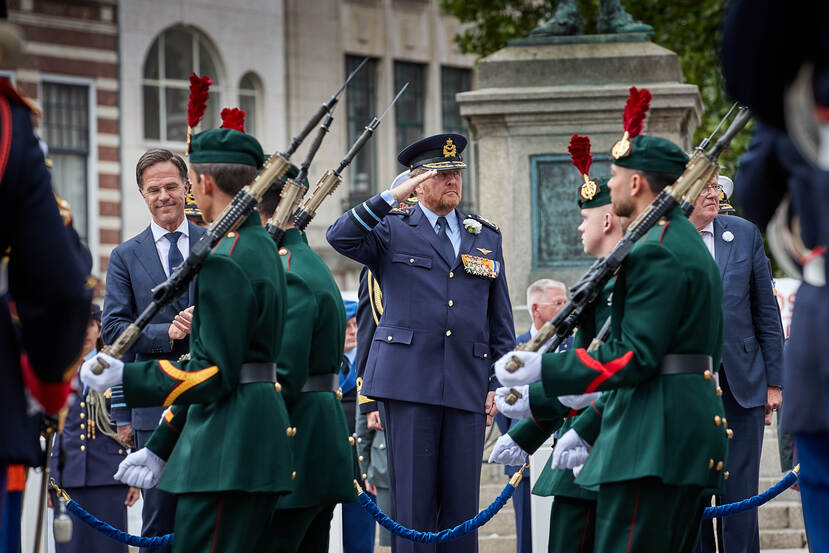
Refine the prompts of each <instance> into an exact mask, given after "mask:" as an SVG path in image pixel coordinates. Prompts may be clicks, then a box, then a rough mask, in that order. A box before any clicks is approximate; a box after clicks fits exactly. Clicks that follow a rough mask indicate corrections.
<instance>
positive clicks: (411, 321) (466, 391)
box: [327, 134, 515, 552]
mask: <svg viewBox="0 0 829 553" xmlns="http://www.w3.org/2000/svg"><path fill="white" fill-rule="evenodd" d="M465 147H466V138H465V137H463V136H461V135H458V134H442V135H436V136H431V137H428V138H424V139H422V140H420V141H418V142H415V143H414V144H411V145H410V146H408V147H407V148H405V149H404V150H403V151H402V152H401V153H400V155H399V156H398V158H397V159H398V161H400V163H402V164H403V165H404V166H406V167H408V168H409V171H410V174H411V177H412V178H410V179H409V180H407V181H405V182H403V183H402V184H400V185H399V186H396V187H394V188H393V189H392V190H389V191H385V192H383V193H382V194H378V195H376V196H374V197H373V198H371V199H369V200H368V201H366V202H363V203H362V204H360V205H357V206H355V207H354V208H353V209H350V210H349V211H347V212H346V213H344V214H343V215H342V216H341V217H340V218H339V219H338V220H337V221H336V222H335V223H334V224H333V225H332V226H331V228H329V229H328V234H327V237H328V241H329V242H330V243H331V245H332V246H333V247H334V249H335V250H337V251H338V252H340V253H342V254H343V255H345V256H347V257H350V258H351V259H354V260H355V261H358V262H360V263H362V264H364V265H366V266H368V268H369V269H370V270H371V271H372V273H373V274H374V275H375V276H376V277H377V279H378V280H379V281H380V282H382V283H383V296H384V303H385V306H386V307H385V310H384V311H383V315H382V318H381V319H380V321H379V323H378V325H377V330H376V331H375V333H374V339H373V341H372V344H371V352H370V353H369V358H368V361H367V363H366V369H365V376H364V381H363V387H362V394H363V395H366V396H369V397H372V398H375V399H378V400H381V401H382V404H383V406H382V407H383V409H384V411H385V424H386V437H387V441H388V453H389V465H390V468H391V473H392V502H393V506H394V512H393V513H392V515H393V517H394V518H395V519H396V520H397V521H398V522H400V523H401V524H404V525H405V526H408V527H411V528H417V529H418V530H427V531H428V530H437V529H443V528H451V527H453V526H455V525H457V524H459V523H461V522H463V521H464V520H466V519H468V518H470V517H472V516H474V515H475V514H476V512H477V510H478V486H479V482H480V473H481V456H482V454H483V440H484V428H485V425H486V424H487V423H488V422H490V421H489V420H488V417H490V416H491V415H493V414H494V413H495V409H494V407H493V401H492V398H493V394H494V392H493V391H494V389H495V388H496V384H495V382H494V381H493V382H492V383H490V379H489V376H490V363H491V362H492V360H493V359H497V358H498V357H500V356H501V355H503V354H504V353H505V352H507V351H509V350H510V349H512V346H513V344H514V343H515V337H514V333H513V322H512V310H511V307H510V301H509V293H508V290H507V281H506V275H505V274H504V262H503V254H502V252H501V234H500V232H499V231H498V227H496V226H495V225H493V224H492V223H490V222H488V221H486V220H484V219H482V218H480V217H478V216H477V215H465V214H462V213H461V212H460V211H459V210H458V209H457V207H458V205H459V204H460V201H461V197H462V191H463V176H462V173H461V169H463V168H465V167H466V164H465V163H464V162H463V160H462V158H461V153H462V152H463V149H464V148H465ZM413 191H416V192H417V197H418V199H419V203H418V205H417V206H415V207H412V208H408V209H392V207H393V206H396V205H398V204H399V203H400V202H401V201H404V200H405V199H406V198H408V197H409V196H410V195H411V193H412V192H413ZM365 346H366V347H368V344H366V345H365ZM395 539H396V544H395V551H398V552H410V551H411V552H413V551H417V552H425V551H430V552H431V551H444V550H447V551H448V550H450V549H451V551H455V552H473V551H477V538H476V536H468V537H466V538H463V539H461V540H458V541H454V542H452V543H451V544H449V546H447V545H426V544H415V543H413V542H408V541H405V540H401V539H398V538H395Z"/></svg>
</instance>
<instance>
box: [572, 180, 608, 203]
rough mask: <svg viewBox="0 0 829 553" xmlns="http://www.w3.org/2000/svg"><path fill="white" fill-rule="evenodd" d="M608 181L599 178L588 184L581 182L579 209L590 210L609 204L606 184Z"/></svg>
mask: <svg viewBox="0 0 829 553" xmlns="http://www.w3.org/2000/svg"><path fill="white" fill-rule="evenodd" d="M609 180H610V179H609V178H607V177H601V178H599V179H596V180H591V181H590V182H583V183H581V184H580V185H579V194H578V196H579V209H590V208H592V207H600V206H603V205H607V204H609V203H610V187H608V186H607V182H608V181H609Z"/></svg>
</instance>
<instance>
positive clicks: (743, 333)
mask: <svg viewBox="0 0 829 553" xmlns="http://www.w3.org/2000/svg"><path fill="white" fill-rule="evenodd" d="M727 233H731V235H728V234H727ZM724 235H726V236H733V238H732V239H731V241H727V240H725V239H724V238H723V236H724ZM714 256H715V257H716V260H717V265H718V266H719V268H720V274H721V276H722V279H723V328H724V333H723V350H722V364H723V368H724V370H725V374H726V376H727V378H728V383H729V386H730V388H731V391H732V393H733V394H734V397H735V398H736V400H737V402H738V403H739V404H740V405H741V406H743V407H745V408H749V407H757V406H760V405H765V403H766V399H767V389H768V386H782V385H783V328H782V326H781V324H780V314H779V311H778V305H777V299H776V298H775V297H774V292H773V290H772V281H771V270H770V266H769V260H768V258H766V253H765V250H764V249H763V239H762V237H761V236H760V231H759V230H758V229H757V227H756V226H755V225H754V224H753V223H751V222H749V221H747V220H745V219H742V218H740V217H735V216H731V215H719V216H717V218H716V219H714Z"/></svg>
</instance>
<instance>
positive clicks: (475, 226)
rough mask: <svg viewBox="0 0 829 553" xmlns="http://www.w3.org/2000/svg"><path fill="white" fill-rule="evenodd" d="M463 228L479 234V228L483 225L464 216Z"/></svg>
mask: <svg viewBox="0 0 829 553" xmlns="http://www.w3.org/2000/svg"><path fill="white" fill-rule="evenodd" d="M463 228H465V229H466V230H467V231H468V232H470V233H472V234H481V229H482V228H484V227H483V225H482V224H481V223H479V222H478V221H476V220H475V219H471V218H466V219H464V220H463Z"/></svg>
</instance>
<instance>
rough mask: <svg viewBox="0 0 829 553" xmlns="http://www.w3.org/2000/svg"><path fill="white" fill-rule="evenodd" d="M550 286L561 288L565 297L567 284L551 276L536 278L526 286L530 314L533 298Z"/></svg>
mask: <svg viewBox="0 0 829 553" xmlns="http://www.w3.org/2000/svg"><path fill="white" fill-rule="evenodd" d="M550 288H558V289H560V290H562V291H563V292H564V296H565V297H567V285H566V284H564V283H563V282H560V281H558V280H553V279H551V278H542V279H539V280H536V281H535V282H533V283H532V284H530V286H529V288H527V309H528V310H529V311H530V315H532V307H533V303H534V298H537V297H538V296H540V295H541V294H543V293H544V292H545V291H546V290H549V289H550Z"/></svg>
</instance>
